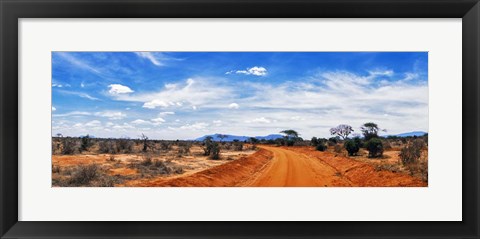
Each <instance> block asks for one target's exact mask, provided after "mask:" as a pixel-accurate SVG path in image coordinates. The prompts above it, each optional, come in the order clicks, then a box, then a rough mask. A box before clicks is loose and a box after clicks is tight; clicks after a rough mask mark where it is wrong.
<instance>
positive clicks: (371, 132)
mask: <svg viewBox="0 0 480 239" xmlns="http://www.w3.org/2000/svg"><path fill="white" fill-rule="evenodd" d="M360 130H361V131H362V133H363V136H364V137H365V140H367V141H368V140H370V139H372V138H378V131H380V130H381V131H384V132H385V131H387V130H385V129H380V128H379V127H378V125H377V124H375V123H373V122H368V123H365V124H363V125H362V126H361V127H360Z"/></svg>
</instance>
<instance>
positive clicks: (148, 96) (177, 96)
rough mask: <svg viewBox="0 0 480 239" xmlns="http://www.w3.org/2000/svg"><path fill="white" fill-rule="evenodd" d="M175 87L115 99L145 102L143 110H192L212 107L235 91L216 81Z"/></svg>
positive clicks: (185, 82)
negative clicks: (207, 106) (198, 107)
mask: <svg viewBox="0 0 480 239" xmlns="http://www.w3.org/2000/svg"><path fill="white" fill-rule="evenodd" d="M175 85H176V86H175V87H165V88H163V89H161V90H160V91H156V92H146V93H137V94H120V95H116V96H115V99H117V100H122V101H132V102H143V108H147V109H155V108H163V109H166V108H184V109H186V108H190V109H195V108H197V106H200V105H201V106H203V105H212V104H216V103H218V102H221V101H223V100H225V98H226V97H232V95H233V94H232V92H233V91H234V90H233V89H232V88H231V87H230V86H225V85H221V84H218V81H215V79H209V78H208V79H205V78H197V79H187V80H185V81H184V82H183V84H181V83H177V84H175Z"/></svg>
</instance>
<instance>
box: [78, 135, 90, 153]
mask: <svg viewBox="0 0 480 239" xmlns="http://www.w3.org/2000/svg"><path fill="white" fill-rule="evenodd" d="M81 142H82V143H81V145H80V150H81V151H88V149H89V148H90V147H92V145H93V142H92V138H91V137H90V135H88V134H87V136H84V137H82V141H81Z"/></svg>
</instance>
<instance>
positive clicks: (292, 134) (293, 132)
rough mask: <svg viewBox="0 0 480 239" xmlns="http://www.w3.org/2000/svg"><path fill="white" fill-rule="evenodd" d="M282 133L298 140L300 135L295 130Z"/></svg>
mask: <svg viewBox="0 0 480 239" xmlns="http://www.w3.org/2000/svg"><path fill="white" fill-rule="evenodd" d="M280 133H282V134H285V136H286V137H289V138H290V137H291V138H298V135H299V134H298V133H297V131H295V130H293V129H287V130H283V131H280Z"/></svg>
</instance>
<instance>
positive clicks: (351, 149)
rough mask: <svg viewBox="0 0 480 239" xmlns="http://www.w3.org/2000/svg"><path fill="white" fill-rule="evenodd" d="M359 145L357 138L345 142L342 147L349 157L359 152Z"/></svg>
mask: <svg viewBox="0 0 480 239" xmlns="http://www.w3.org/2000/svg"><path fill="white" fill-rule="evenodd" d="M361 143H362V142H361V140H360V138H358V137H356V138H354V139H350V140H347V141H346V142H345V144H344V147H345V149H346V150H347V152H348V155H349V156H354V155H357V153H358V151H359V150H360V146H361Z"/></svg>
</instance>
